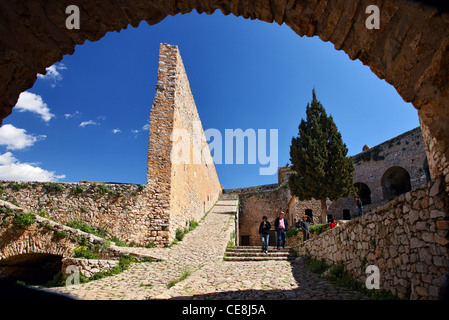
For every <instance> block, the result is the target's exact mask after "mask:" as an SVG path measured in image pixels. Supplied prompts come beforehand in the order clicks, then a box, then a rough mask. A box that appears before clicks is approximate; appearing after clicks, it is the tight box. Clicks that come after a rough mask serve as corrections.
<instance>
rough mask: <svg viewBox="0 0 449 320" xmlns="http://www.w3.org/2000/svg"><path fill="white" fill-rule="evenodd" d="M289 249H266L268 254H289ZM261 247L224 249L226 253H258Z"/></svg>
mask: <svg viewBox="0 0 449 320" xmlns="http://www.w3.org/2000/svg"><path fill="white" fill-rule="evenodd" d="M290 249H291V248H290V247H286V248H285V249H284V248H279V249H277V248H276V247H268V251H270V252H289V251H290ZM261 250H262V249H261V246H239V247H234V248H228V249H226V251H229V252H260V251H261Z"/></svg>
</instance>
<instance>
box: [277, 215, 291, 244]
mask: <svg viewBox="0 0 449 320" xmlns="http://www.w3.org/2000/svg"><path fill="white" fill-rule="evenodd" d="M284 216H285V213H284V211H281V213H280V214H279V217H277V218H276V220H274V228H275V230H276V232H277V236H278V237H277V238H278V239H277V248H278V249H280V247H281V242H282V248H284V249H285V245H286V243H287V230H288V221H287V219H286V218H285V217H284Z"/></svg>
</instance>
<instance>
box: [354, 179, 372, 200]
mask: <svg viewBox="0 0 449 320" xmlns="http://www.w3.org/2000/svg"><path fill="white" fill-rule="evenodd" d="M354 187H356V189H357V195H358V196H359V197H360V200H362V203H363V205H367V204H371V189H370V188H369V187H368V185H367V184H365V183H363V182H356V183H354Z"/></svg>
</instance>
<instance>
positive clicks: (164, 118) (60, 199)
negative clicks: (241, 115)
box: [0, 44, 222, 246]
mask: <svg viewBox="0 0 449 320" xmlns="http://www.w3.org/2000/svg"><path fill="white" fill-rule="evenodd" d="M177 130H178V131H179V130H184V131H183V132H185V133H187V136H190V137H191V138H190V139H191V140H190V141H189V145H191V147H190V151H191V153H190V154H189V155H188V156H189V158H188V159H187V161H185V162H184V163H179V161H177V154H175V152H177V151H179V149H180V148H179V143H178V141H176V140H175V139H174V138H175V132H177ZM183 138H184V139H186V138H185V137H183ZM192 141H194V142H197V141H199V142H200V143H192ZM182 150H185V148H181V151H182ZM195 154H199V157H198V158H197V159H192V158H191V157H193V155H195ZM192 160H194V161H192ZM0 190H1V193H2V194H1V197H2V198H3V199H5V200H7V201H10V202H13V203H17V205H19V206H20V207H22V208H24V209H25V210H31V211H33V212H34V213H36V214H40V215H44V216H46V217H48V218H51V219H54V220H56V221H58V222H60V223H67V222H70V221H73V220H80V221H82V222H84V223H86V224H88V225H90V226H96V227H102V228H104V229H105V230H106V231H107V232H108V234H109V236H111V237H117V238H119V239H120V240H122V241H125V242H127V243H128V244H129V243H132V242H133V243H136V244H138V245H148V244H150V243H152V244H155V245H157V246H163V245H166V244H169V243H170V242H171V241H172V240H173V239H174V237H175V234H176V230H177V229H178V228H180V229H184V228H185V227H186V225H187V224H188V223H189V221H191V220H196V221H199V220H200V219H201V217H203V216H204V214H205V213H206V212H207V211H209V210H210V209H211V208H212V206H213V205H214V204H215V202H216V201H217V199H218V197H219V195H220V194H221V190H222V188H221V185H220V183H219V180H218V176H217V173H216V171H215V166H214V163H213V161H212V157H211V155H210V151H209V148H208V145H207V143H206V139H205V135H204V131H203V129H202V125H201V122H200V119H199V115H198V111H197V109H196V106H195V102H194V100H193V96H192V92H191V89H190V85H189V82H188V79H187V75H186V72H185V69H184V65H183V63H182V60H181V56H180V53H179V50H178V47H176V46H172V45H168V44H161V45H160V59H159V70H158V79H157V84H156V94H155V98H154V102H153V106H152V109H151V115H150V132H149V148H148V170H147V185H133V184H117V183H101V182H100V183H98V182H80V183H51V184H50V183H43V182H30V183H23V182H11V181H0Z"/></svg>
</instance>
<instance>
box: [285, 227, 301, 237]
mask: <svg viewBox="0 0 449 320" xmlns="http://www.w3.org/2000/svg"><path fill="white" fill-rule="evenodd" d="M298 232H299V228H292V229H288V230H287V238H290V237H294V236H296V235H297V234H298Z"/></svg>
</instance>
